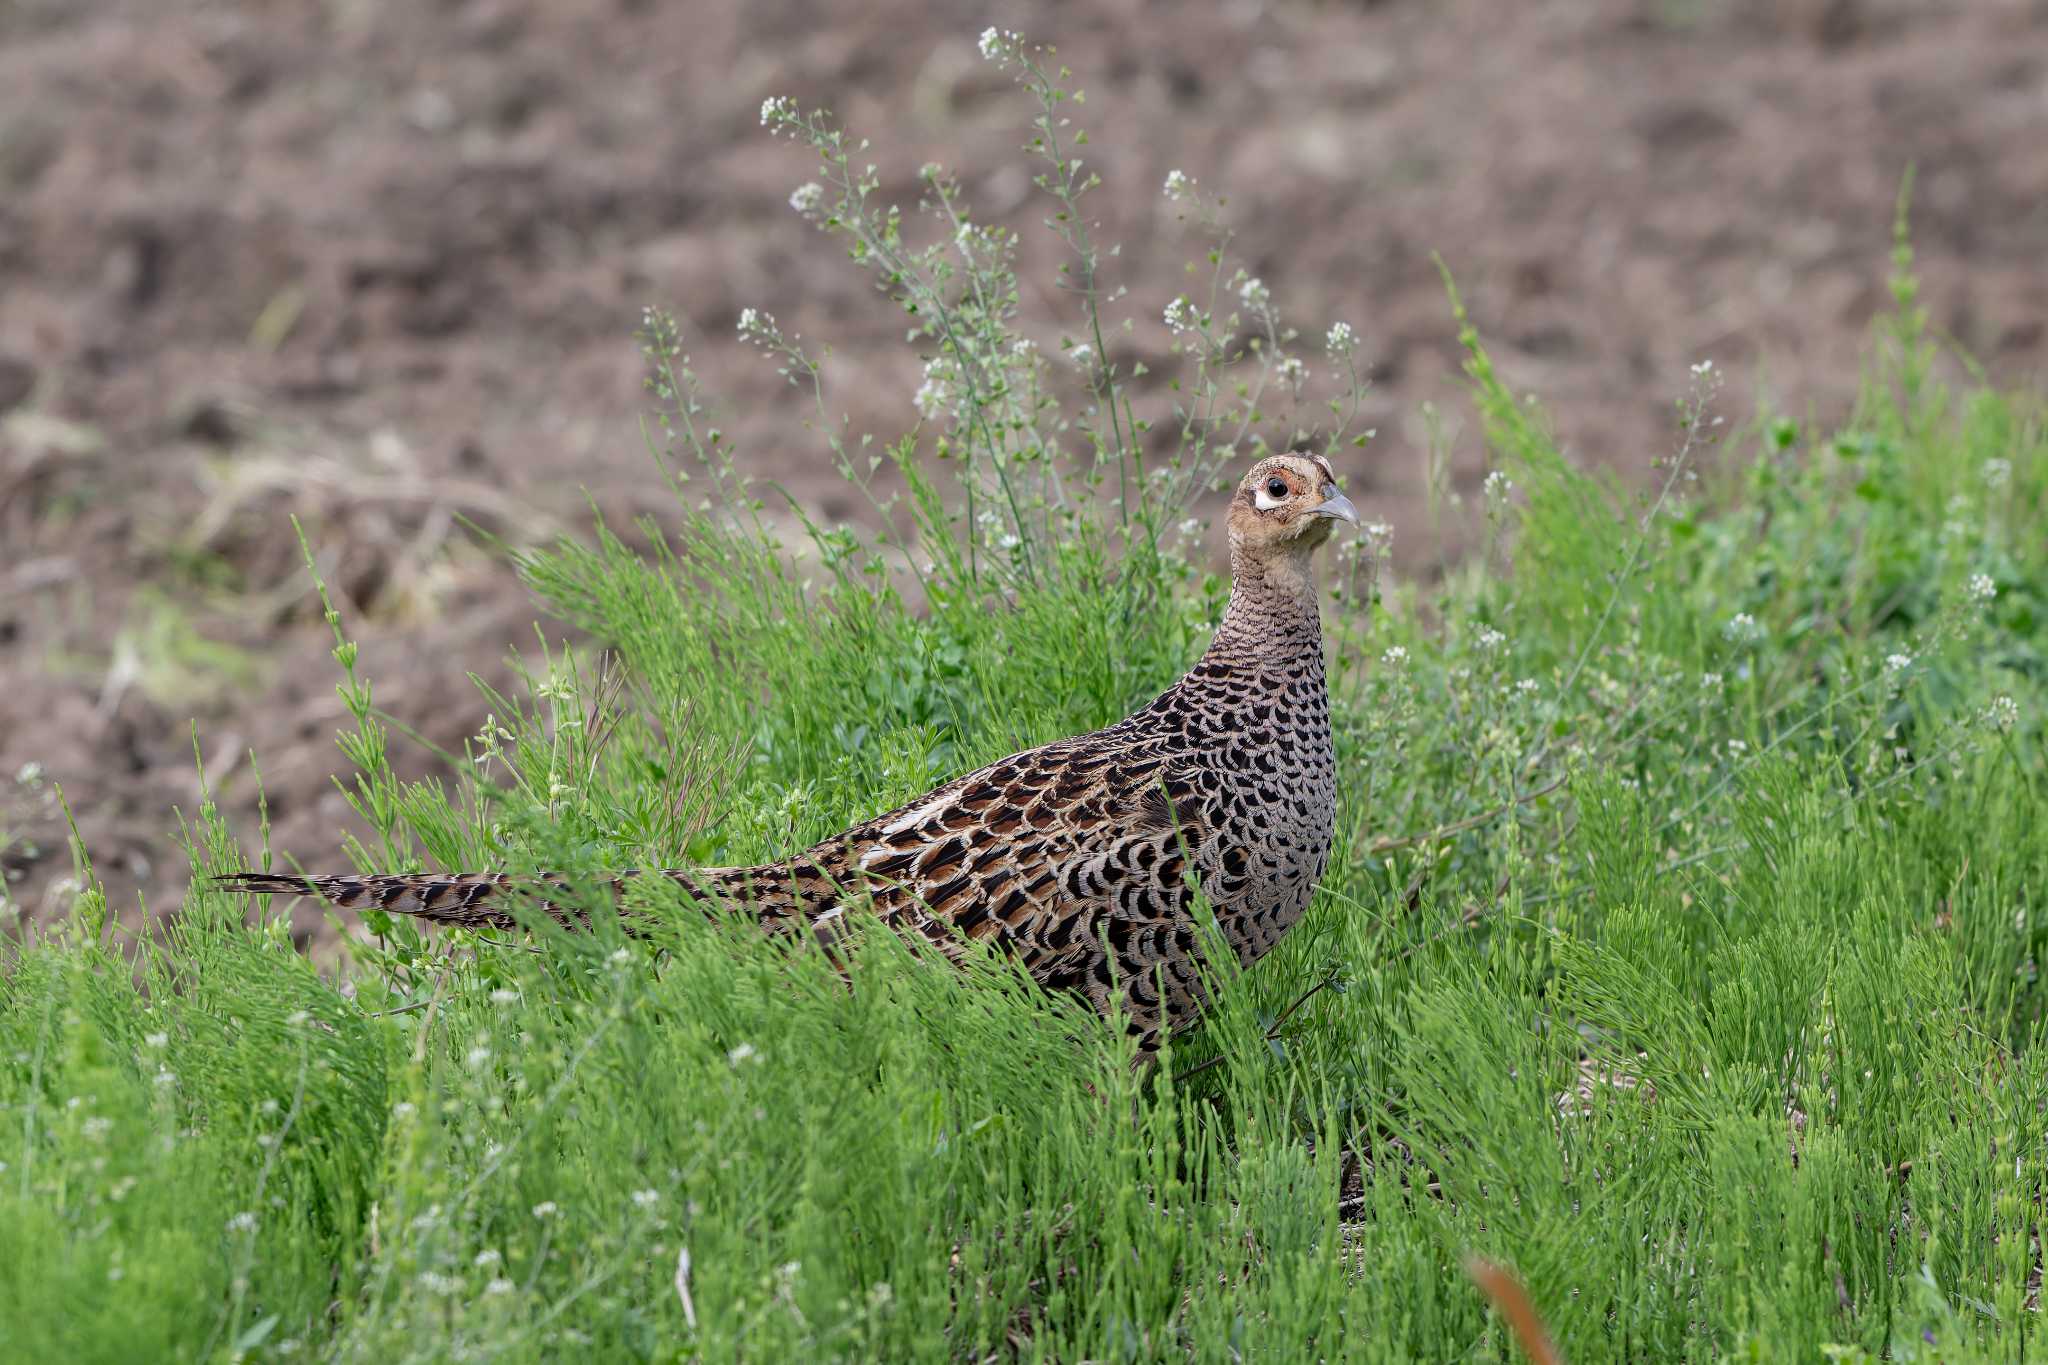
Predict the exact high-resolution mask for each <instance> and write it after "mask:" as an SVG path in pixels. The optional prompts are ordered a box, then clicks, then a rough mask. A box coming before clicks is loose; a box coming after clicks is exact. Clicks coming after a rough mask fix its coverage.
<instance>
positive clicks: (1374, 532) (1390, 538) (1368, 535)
mask: <svg viewBox="0 0 2048 1365" xmlns="http://www.w3.org/2000/svg"><path fill="white" fill-rule="evenodd" d="M1359 534H1360V535H1362V536H1364V537H1365V548H1366V549H1368V550H1370V551H1372V553H1374V554H1375V555H1383V554H1385V553H1386V552H1387V551H1389V550H1391V549H1393V548H1394V528H1393V527H1392V526H1390V525H1388V524H1387V523H1386V522H1384V521H1369V522H1367V523H1366V524H1365V526H1364V528H1363V529H1362V530H1361V531H1360V532H1359Z"/></svg>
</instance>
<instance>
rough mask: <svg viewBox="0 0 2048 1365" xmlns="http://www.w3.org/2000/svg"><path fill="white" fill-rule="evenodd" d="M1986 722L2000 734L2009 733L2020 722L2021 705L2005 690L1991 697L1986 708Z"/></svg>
mask: <svg viewBox="0 0 2048 1365" xmlns="http://www.w3.org/2000/svg"><path fill="white" fill-rule="evenodd" d="M1984 723H1985V724H1986V725H1987V726H1989V727H1991V728H1992V729H1993V730H1996V731H1998V732H1999V733H2000V734H2008V733H2010V732H2011V730H2012V727H2013V726H2015V725H2017V724H2019V723H2020V706H2019V703H2018V702H2016V701H2014V700H2013V699H2012V698H2011V697H2008V696H2006V695H2005V694H2004V693H2003V692H2001V693H1999V694H1998V695H1997V696H1995V697H1993V698H1992V699H1991V704H1990V705H1989V706H1986V707H1985V708H1984Z"/></svg>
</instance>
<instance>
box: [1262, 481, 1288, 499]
mask: <svg viewBox="0 0 2048 1365" xmlns="http://www.w3.org/2000/svg"><path fill="white" fill-rule="evenodd" d="M1266 492H1267V493H1268V494H1269V495H1271V496H1273V497H1276V498H1284V497H1286V496H1287V480H1285V479H1277V478H1275V479H1268V480H1266Z"/></svg>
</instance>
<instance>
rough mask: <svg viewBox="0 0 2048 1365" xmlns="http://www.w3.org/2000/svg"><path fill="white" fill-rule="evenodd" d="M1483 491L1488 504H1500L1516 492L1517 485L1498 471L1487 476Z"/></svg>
mask: <svg viewBox="0 0 2048 1365" xmlns="http://www.w3.org/2000/svg"><path fill="white" fill-rule="evenodd" d="M1481 491H1482V492H1483V493H1485V495H1486V500H1487V501H1488V502H1500V501H1502V500H1504V499H1505V498H1506V497H1507V495H1508V494H1510V493H1512V492H1514V491H1515V485H1514V481H1513V480H1511V479H1509V478H1508V476H1507V475H1506V474H1505V473H1503V472H1502V471H1501V470H1498V469H1496V470H1494V471H1493V472H1492V473H1491V474H1488V475H1487V476H1486V484H1485V486H1484V487H1483V488H1482V489H1481Z"/></svg>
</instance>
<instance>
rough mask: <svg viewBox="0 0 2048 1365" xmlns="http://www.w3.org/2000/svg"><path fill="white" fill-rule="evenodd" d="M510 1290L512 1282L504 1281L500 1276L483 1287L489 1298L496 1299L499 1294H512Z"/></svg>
mask: <svg viewBox="0 0 2048 1365" xmlns="http://www.w3.org/2000/svg"><path fill="white" fill-rule="evenodd" d="M512 1290H513V1284H512V1281H510V1280H508V1279H505V1278H504V1277H503V1276H500V1277H499V1278H497V1279H495V1280H492V1281H491V1282H490V1283H489V1284H487V1285H485V1286H484V1293H485V1294H487V1295H489V1296H490V1297H491V1298H497V1297H498V1296H499V1295H501V1294H509V1293H511V1292H512Z"/></svg>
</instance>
